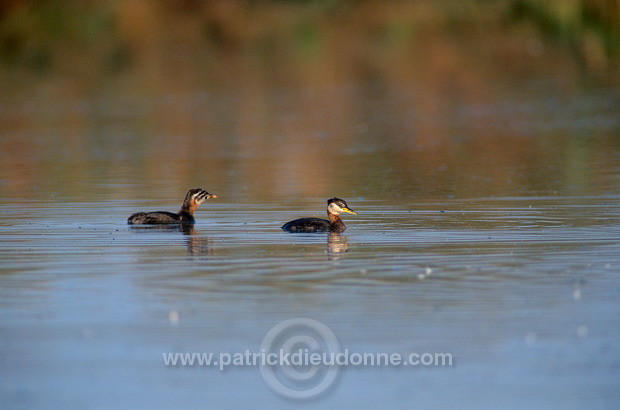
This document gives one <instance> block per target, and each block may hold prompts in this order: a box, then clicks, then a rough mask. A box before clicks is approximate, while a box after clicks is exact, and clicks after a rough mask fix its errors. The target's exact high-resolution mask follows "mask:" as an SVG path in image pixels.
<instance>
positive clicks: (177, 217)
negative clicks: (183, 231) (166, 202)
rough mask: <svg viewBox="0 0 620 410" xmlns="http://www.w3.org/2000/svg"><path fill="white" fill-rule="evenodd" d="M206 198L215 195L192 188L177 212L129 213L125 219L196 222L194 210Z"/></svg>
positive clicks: (132, 222) (169, 222) (214, 196)
mask: <svg viewBox="0 0 620 410" xmlns="http://www.w3.org/2000/svg"><path fill="white" fill-rule="evenodd" d="M208 198H217V195H213V194H210V193H208V192H207V191H205V190H204V189H201V188H192V189H190V190H189V191H187V194H186V195H185V200H184V201H183V206H181V210H180V211H179V213H178V214H175V213H172V212H165V211H159V212H138V213H135V214H133V215H131V216H130V217H129V218H128V219H127V223H128V224H130V225H134V224H193V223H194V222H196V220H195V219H194V211H196V208H198V205H200V204H201V203H203V202H204V201H206V200H207V199H208Z"/></svg>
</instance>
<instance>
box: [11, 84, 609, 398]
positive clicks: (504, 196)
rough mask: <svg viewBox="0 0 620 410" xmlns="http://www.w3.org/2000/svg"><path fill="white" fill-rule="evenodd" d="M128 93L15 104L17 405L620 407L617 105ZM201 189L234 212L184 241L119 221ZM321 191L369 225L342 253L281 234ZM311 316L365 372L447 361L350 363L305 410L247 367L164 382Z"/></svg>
mask: <svg viewBox="0 0 620 410" xmlns="http://www.w3.org/2000/svg"><path fill="white" fill-rule="evenodd" d="M131 79H132V77H131V76H130V77H129V78H124V79H123V80H118V81H116V82H114V81H113V82H112V83H106V84H104V85H100V86H99V87H95V88H94V89H92V90H90V91H89V92H87V93H80V92H78V93H76V95H70V96H66V95H64V94H62V93H60V92H59V91H57V88H56V87H57V86H58V84H56V85H54V84H49V83H47V82H46V81H45V80H40V82H42V83H44V84H41V83H36V82H35V83H34V84H32V85H30V86H25V87H26V89H25V90H23V89H22V87H24V83H18V84H17V86H15V87H11V86H10V85H7V84H4V85H3V87H4V88H5V89H7V90H10V91H12V93H7V94H5V95H8V96H9V97H6V98H7V100H6V102H3V106H2V110H1V111H0V117H1V118H2V120H1V121H0V122H1V123H2V124H3V125H1V126H0V131H1V135H0V138H1V139H0V142H1V144H2V147H1V148H2V152H3V158H2V162H1V163H0V192H2V201H1V203H0V262H1V265H0V312H1V313H2V318H3V320H2V321H0V400H1V402H2V403H3V407H4V408H204V407H241V406H244V407H250V406H252V407H254V406H256V405H257V403H259V405H260V407H265V408H267V407H268V408H289V407H292V406H297V405H300V406H302V407H332V408H336V407H342V408H361V407H374V408H377V407H382V408H388V407H391V408H400V407H402V406H407V407H413V408H415V407H421V408H429V407H443V408H498V407H513V408H546V407H553V408H613V407H616V406H617V405H618V403H619V402H620V389H618V380H620V326H619V325H620V322H619V319H618V318H619V317H620V279H619V275H620V139H619V136H620V121H619V118H620V115H619V114H620V97H618V96H619V95H620V94H619V93H618V90H617V89H613V88H604V87H601V88H588V87H584V88H580V87H577V86H574V87H573V88H570V87H565V86H566V84H564V83H562V82H561V81H558V80H556V79H550V78H547V77H544V78H542V79H538V80H537V81H531V82H529V81H523V82H519V83H518V84H517V85H514V84H503V85H502V86H499V85H498V86H497V87H492V88H491V89H490V90H489V89H487V90H486V91H485V92H483V93H482V94H483V95H477V96H474V97H472V98H471V99H470V98H469V97H467V98H466V97H465V96H464V95H463V94H460V93H459V92H457V93H456V94H452V93H451V91H450V90H449V89H444V90H443V94H441V95H439V96H436V97H430V100H429V99H428V98H427V97H429V94H428V93H426V92H424V91H425V90H424V89H420V86H419V85H416V84H418V83H416V82H413V83H405V84H396V85H394V84H391V85H390V84H383V83H381V82H380V81H379V82H375V81H370V82H369V83H368V84H366V83H364V84H350V85H347V86H342V87H325V88H323V89H318V90H317V89H314V88H313V89H312V90H311V89H310V88H304V87H301V88H293V89H291V88H285V89H284V90H282V89H279V90H278V91H266V92H267V97H266V98H265V99H263V100H260V99H259V98H257V97H256V96H254V97H252V96H248V95H247V94H243V93H241V92H240V91H241V90H244V89H247V88H248V84H247V83H245V84H242V85H241V86H239V88H238V89H235V88H233V89H231V90H229V91H227V92H221V91H219V92H215V91H212V90H208V89H200V90H198V91H194V90H185V91H184V93H181V94H179V95H176V94H171V93H166V92H164V91H162V90H159V93H155V95H152V94H149V93H148V92H146V91H144V90H142V91H141V92H142V94H141V93H140V91H139V90H136V89H129V90H128V89H127V88H126V84H128V83H131V81H130V80H131ZM573 85H574V84H573ZM29 87H31V88H29ZM146 89H148V88H146ZM250 89H251V87H250ZM34 90H36V92H34ZM263 91H265V90H263ZM59 95H63V96H65V97H67V98H52V97H58V96H59ZM50 101H54V103H53V104H50ZM196 186H200V187H202V188H205V189H207V190H208V191H210V192H214V193H216V194H218V195H219V198H217V199H214V200H209V201H208V202H207V203H205V204H203V205H202V206H201V207H200V208H199V210H198V212H197V215H196V216H197V223H196V225H195V227H194V229H192V230H188V231H185V232H183V231H180V230H178V229H141V228H132V227H129V226H127V225H126V218H127V217H128V216H129V215H130V214H131V213H133V212H136V211H140V210H170V211H174V210H176V209H178V208H179V206H180V202H181V199H182V197H183V196H184V194H185V191H186V190H187V189H188V188H190V187H196ZM331 196H339V197H342V198H345V199H346V200H347V202H348V203H349V205H350V206H351V207H352V208H353V209H355V210H356V211H357V212H358V213H359V215H358V216H353V215H345V216H344V218H343V219H344V220H345V222H346V223H347V224H348V227H349V228H348V230H347V231H346V232H345V233H343V234H341V235H327V234H317V235H304V234H302V235H292V234H287V233H284V232H282V231H281V230H280V229H279V227H280V226H281V225H282V224H283V223H284V222H286V221H288V220H291V219H293V218H297V217H301V216H323V215H324V213H325V211H324V209H325V200H326V199H327V198H329V197H331ZM297 317H302V318H311V319H314V320H318V321H320V322H322V323H323V324H325V325H326V326H328V327H329V328H330V329H331V330H332V331H333V332H334V334H335V335H336V336H337V338H338V340H339V342H340V344H341V346H342V347H343V348H347V349H349V350H350V351H351V352H387V353H392V352H396V353H400V354H403V355H405V354H408V353H411V352H419V353H424V352H431V353H435V352H447V353H450V354H452V356H453V359H454V363H453V365H452V366H444V367H440V366H437V367H400V368H393V367H389V366H388V367H386V366H384V367H348V368H344V369H342V371H341V372H340V375H339V377H338V379H337V381H336V383H335V385H333V386H332V389H331V390H330V391H328V392H327V393H326V394H324V395H323V396H321V397H318V398H316V399H315V400H311V401H309V402H306V401H303V402H298V401H291V400H288V399H285V398H282V397H280V396H279V395H277V394H275V393H274V392H272V391H271V390H270V389H269V387H268V386H267V385H266V384H265V382H264V381H263V379H262V378H261V373H260V372H259V369H258V368H257V367H252V366H246V367H230V368H228V369H226V370H225V371H219V370H217V369H214V368H209V367H205V366H186V367H183V366H165V365H164V361H163V357H162V353H165V352H215V353H219V352H228V353H235V352H244V351H245V350H246V349H249V350H250V351H258V350H259V348H260V346H261V341H262V340H263V338H264V337H265V335H266V333H267V332H268V331H269V330H270V329H271V328H272V327H274V326H275V325H276V324H277V323H279V322H281V321H283V320H287V319H291V318H297Z"/></svg>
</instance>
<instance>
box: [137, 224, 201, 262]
mask: <svg viewBox="0 0 620 410" xmlns="http://www.w3.org/2000/svg"><path fill="white" fill-rule="evenodd" d="M129 228H130V230H131V231H135V232H181V233H182V234H183V235H184V236H187V241H186V245H187V253H188V254H190V255H193V256H208V255H212V254H213V251H212V248H211V245H210V240H209V238H205V237H201V236H200V235H198V234H197V232H196V228H194V225H189V224H177V225H130V226H129Z"/></svg>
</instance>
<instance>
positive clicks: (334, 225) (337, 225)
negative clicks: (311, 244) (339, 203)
mask: <svg viewBox="0 0 620 410" xmlns="http://www.w3.org/2000/svg"><path fill="white" fill-rule="evenodd" d="M327 216H328V218H329V223H330V231H332V232H342V231H344V230H345V229H347V226H346V225H345V224H344V222H342V219H340V215H336V214H332V213H331V212H327Z"/></svg>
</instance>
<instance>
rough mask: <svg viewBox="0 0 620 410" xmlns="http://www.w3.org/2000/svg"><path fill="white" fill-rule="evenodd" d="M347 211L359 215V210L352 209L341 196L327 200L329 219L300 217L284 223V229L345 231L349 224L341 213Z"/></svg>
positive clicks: (290, 230) (291, 230) (293, 230)
mask: <svg viewBox="0 0 620 410" xmlns="http://www.w3.org/2000/svg"><path fill="white" fill-rule="evenodd" d="M342 212H346V213H349V214H353V215H357V212H355V211H354V210H352V209H350V208H349V206H348V205H347V203H346V202H345V201H344V200H342V199H340V198H331V199H328V200H327V216H328V217H329V220H327V219H321V218H299V219H295V220H294V221H291V222H287V223H285V224H284V225H282V229H283V230H285V231H288V232H308V233H311V232H343V231H344V230H345V229H347V226H346V225H345V224H344V222H342V219H340V216H339V215H340V214H341V213H342Z"/></svg>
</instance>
